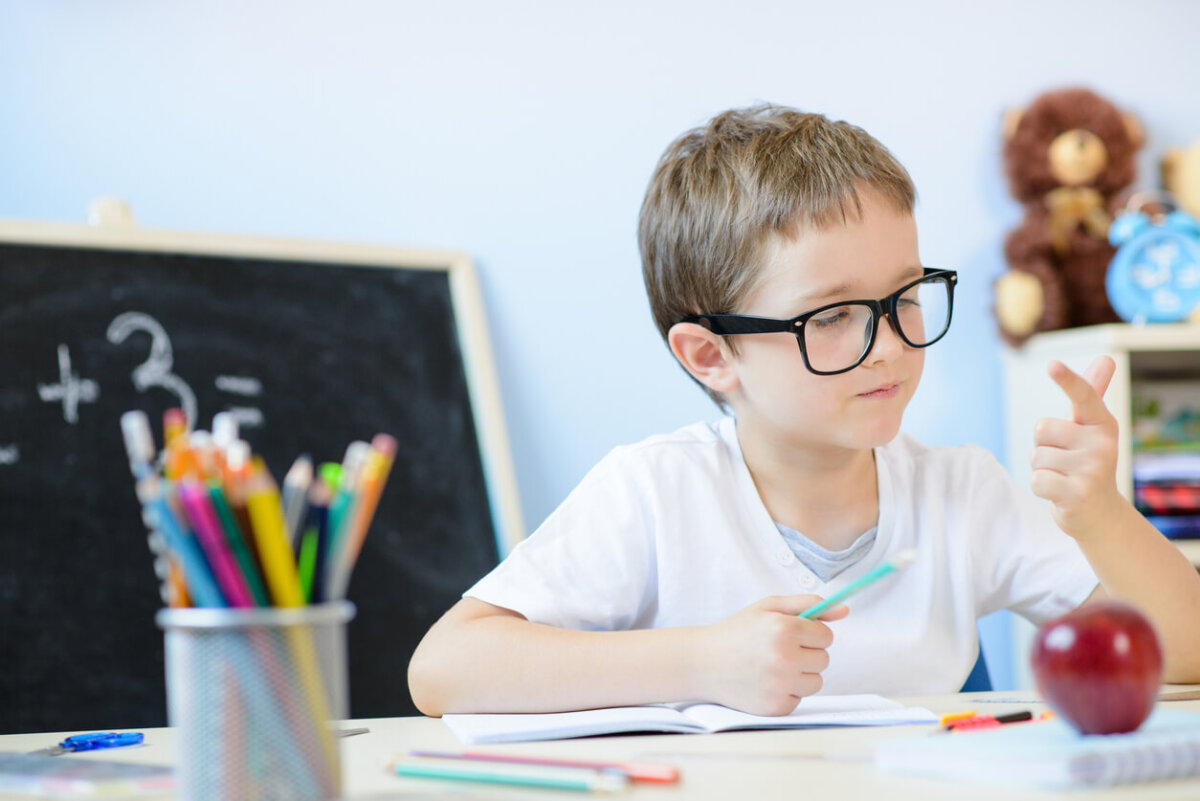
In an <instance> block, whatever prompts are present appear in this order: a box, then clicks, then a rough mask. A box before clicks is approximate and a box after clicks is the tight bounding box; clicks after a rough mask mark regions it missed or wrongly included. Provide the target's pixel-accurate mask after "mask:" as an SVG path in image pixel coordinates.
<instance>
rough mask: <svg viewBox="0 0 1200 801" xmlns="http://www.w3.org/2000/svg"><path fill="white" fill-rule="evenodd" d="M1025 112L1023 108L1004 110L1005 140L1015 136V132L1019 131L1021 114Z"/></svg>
mask: <svg viewBox="0 0 1200 801" xmlns="http://www.w3.org/2000/svg"><path fill="white" fill-rule="evenodd" d="M1024 113H1025V109H1023V108H1010V109H1008V110H1007V111H1005V112H1004V141H1006V142H1007V141H1008V140H1009V139H1012V138H1013V134H1015V133H1016V132H1017V126H1018V125H1020V124H1021V115H1022V114H1024Z"/></svg>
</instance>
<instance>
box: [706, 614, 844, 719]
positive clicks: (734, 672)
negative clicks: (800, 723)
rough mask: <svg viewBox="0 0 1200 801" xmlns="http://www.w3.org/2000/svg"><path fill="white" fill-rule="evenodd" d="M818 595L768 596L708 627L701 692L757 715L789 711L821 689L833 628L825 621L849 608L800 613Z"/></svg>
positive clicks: (837, 617) (708, 696) (726, 704)
mask: <svg viewBox="0 0 1200 801" xmlns="http://www.w3.org/2000/svg"><path fill="white" fill-rule="evenodd" d="M820 601H821V598H820V597H819V596H816V595H784V596H771V597H768V598H764V599H762V600H761V601H758V602H757V603H754V604H751V605H750V606H748V607H746V608H745V609H742V610H741V611H740V612H737V613H735V614H733V615H730V616H729V617H727V618H726V619H725V620H722V621H721V622H720V623H716V624H714V625H712V626H709V627H708V628H707V629H705V630H704V632H705V635H708V636H705V637H704V639H703V643H704V645H703V646H702V647H701V649H700V650H701V653H700V659H701V660H702V664H701V665H700V666H699V669H698V673H699V675H700V676H702V677H703V678H702V683H703V684H704V685H705V686H702V687H700V688H698V689H700V690H701V692H700V693H699V697H702V698H707V699H711V700H712V701H715V702H716V703H719V704H723V705H725V706H729V707H733V708H735V709H741V710H743V711H745V712H749V713H751V714H754V715H786V714H788V713H789V712H791V711H793V710H794V709H795V708H796V704H798V703H799V702H800V699H801V698H803V697H804V696H806V695H812V694H813V693H815V692H817V690H819V689H821V671H823V670H824V669H825V668H826V667H828V665H829V654H828V652H827V651H826V650H825V649H827V648H828V647H829V646H830V645H831V644H832V643H833V632H832V631H831V630H830V628H829V627H828V626H826V625H825V623H823V622H822V621H833V620H841V619H842V618H844V617H845V616H846V615H847V614H849V612H850V610H849V609H848V608H846V607H845V606H835V607H833V608H832V609H830V610H828V611H826V612H825V613H824V614H822V615H821V616H820V618H819V619H817V620H809V619H806V618H803V617H800V615H801V614H802V613H803V612H804V611H806V610H807V609H809V608H810V607H812V606H813V605H815V604H817V603H819V602H820Z"/></svg>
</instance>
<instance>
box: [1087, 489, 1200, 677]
mask: <svg viewBox="0 0 1200 801" xmlns="http://www.w3.org/2000/svg"><path fill="white" fill-rule="evenodd" d="M1077 540H1078V542H1079V545H1080V547H1081V548H1082V549H1083V552H1084V555H1085V556H1086V557H1087V559H1088V561H1089V562H1090V563H1091V565H1092V568H1093V569H1094V570H1095V571H1096V576H1097V578H1099V579H1100V583H1101V585H1102V586H1103V587H1104V590H1105V591H1106V592H1107V593H1108V595H1109V596H1111V597H1113V598H1119V599H1123V600H1127V601H1130V602H1132V603H1134V604H1135V605H1137V606H1138V607H1139V608H1141V609H1142V611H1144V612H1145V613H1146V614H1147V615H1148V616H1149V617H1150V619H1151V621H1152V622H1153V623H1154V626H1155V629H1156V630H1157V631H1158V635H1159V638H1160V640H1161V641H1162V645H1163V651H1164V654H1163V655H1164V659H1165V664H1166V671H1165V680H1166V681H1168V682H1179V683H1194V682H1200V627H1198V626H1197V621H1200V575H1198V574H1197V572H1196V568H1195V566H1193V565H1192V564H1191V563H1189V562H1188V560H1187V558H1186V557H1185V556H1184V555H1183V554H1182V553H1181V552H1180V550H1179V549H1178V548H1176V547H1175V545H1174V544H1173V543H1172V542H1171V541H1170V540H1168V539H1167V538H1165V537H1164V536H1163V535H1162V534H1161V533H1159V532H1158V531H1157V530H1156V529H1155V528H1154V526H1152V525H1151V524H1150V522H1149V521H1148V520H1146V518H1144V517H1142V515H1140V514H1138V512H1137V510H1135V509H1134V508H1133V507H1132V506H1131V505H1129V504H1128V503H1127V502H1126V503H1124V504H1122V505H1120V507H1119V508H1118V510H1117V513H1116V514H1115V515H1114V516H1113V518H1112V520H1111V522H1110V523H1109V524H1108V525H1107V526H1106V527H1105V530H1103V531H1096V532H1094V535H1093V536H1090V537H1079V538H1077Z"/></svg>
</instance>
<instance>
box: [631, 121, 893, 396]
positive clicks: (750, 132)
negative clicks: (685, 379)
mask: <svg viewBox="0 0 1200 801" xmlns="http://www.w3.org/2000/svg"><path fill="white" fill-rule="evenodd" d="M862 187H870V188H872V189H874V190H876V191H878V192H880V193H881V194H882V195H883V197H884V198H886V199H887V200H889V201H890V202H891V203H892V204H894V205H895V207H896V208H897V209H899V210H901V211H905V212H910V213H911V212H912V210H913V206H914V204H915V202H916V190H915V189H914V187H913V183H912V179H911V178H910V177H909V175H908V171H907V170H905V169H904V167H903V166H902V165H901V164H900V162H899V161H897V160H896V158H895V157H894V156H893V155H892V154H891V153H889V152H888V150H887V148H885V147H884V146H883V145H882V144H880V143H879V142H878V141H877V140H876V139H875V138H874V137H872V136H871V135H870V134H868V133H867V132H866V131H864V130H862V129H861V128H858V127H856V126H854V125H851V124H849V123H847V122H835V121H832V120H829V119H827V118H826V117H824V116H822V115H820V114H807V113H804V112H801V111H797V110H795V109H791V108H784V107H780V106H773V105H761V106H754V107H751V108H746V109H733V110H730V111H726V112H724V113H722V114H720V115H718V116H716V117H714V118H713V119H712V120H711V121H709V123H708V124H707V125H704V126H701V127H699V128H694V129H692V130H690V131H687V132H686V133H684V134H683V135H682V136H680V137H679V138H678V139H676V140H675V141H674V142H672V143H671V145H670V146H669V147H668V148H667V150H666V152H665V153H663V156H662V158H661V159H660V160H659V162H658V167H657V168H656V169H655V171H654V176H653V177H652V178H651V179H650V186H649V187H648V188H647V190H646V198H645V200H644V201H643V203H642V211H641V215H640V218H639V220H638V245H639V248H640V250H641V255H642V277H643V279H644V280H645V283H646V293H647V295H648V296H649V299H650V309H651V311H652V313H653V314H654V322H655V323H656V324H657V325H658V330H659V332H660V333H661V334H662V335H663V338H664V339H665V338H666V336H667V332H668V331H669V330H670V328H671V326H673V325H675V324H676V323H678V322H679V321H680V320H681V319H683V318H684V317H686V316H687V315H689V314H729V313H733V312H735V311H737V307H738V304H739V303H740V302H741V301H742V300H743V299H745V298H746V296H747V295H749V294H750V292H751V291H752V290H753V288H754V286H755V282H756V281H757V279H758V277H759V274H760V273H761V269H762V264H763V249H764V246H765V245H766V243H767V241H768V239H769V238H770V236H771V235H772V234H778V235H783V236H795V235H797V234H798V233H799V228H800V226H801V225H815V226H818V227H820V226H825V225H828V224H831V223H832V222H834V221H835V220H840V221H845V219H846V218H847V213H848V207H853V209H854V211H855V213H861V211H862V203H861V200H860V199H859V196H858V192H859V189H860V188H862ZM730 344H731V346H732V342H731V343H730ZM706 391H708V390H707V388H706ZM709 394H710V396H712V397H713V399H714V400H716V401H717V402H718V403H720V398H719V396H717V395H716V394H714V393H712V392H709Z"/></svg>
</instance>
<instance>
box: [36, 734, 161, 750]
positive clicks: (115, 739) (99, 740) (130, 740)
mask: <svg viewBox="0 0 1200 801" xmlns="http://www.w3.org/2000/svg"><path fill="white" fill-rule="evenodd" d="M141 744H142V733H141V732H140V731H130V732H121V733H117V732H115V731H96V732H91V733H90V734H76V735H75V736H74V737H68V738H67V739H65V740H63V741H62V742H61V743H59V744H58V745H52V746H50V747H49V748H41V749H38V750H37V751H30V753H31V754H47V755H49V756H58V755H59V754H66V753H75V752H77V751H98V750H100V749H102V748H121V747H123V746H127V745H141Z"/></svg>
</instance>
